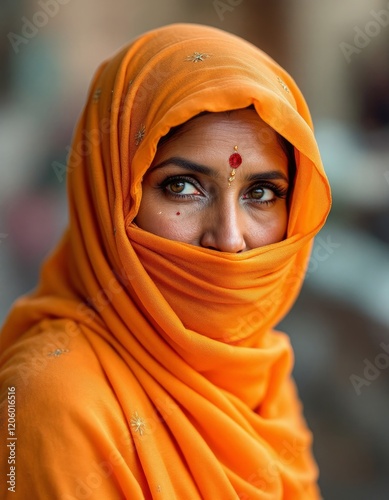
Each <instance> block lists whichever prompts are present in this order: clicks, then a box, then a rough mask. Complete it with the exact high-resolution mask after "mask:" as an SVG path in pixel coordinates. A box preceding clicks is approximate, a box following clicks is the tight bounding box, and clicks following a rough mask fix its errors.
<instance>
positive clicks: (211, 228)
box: [200, 203, 248, 253]
mask: <svg viewBox="0 0 389 500" xmlns="http://www.w3.org/2000/svg"><path fill="white" fill-rule="evenodd" d="M241 210H242V209H241V208H240V207H239V204H234V203H225V204H221V205H219V206H217V207H214V208H213V210H212V211H211V213H208V214H207V216H206V220H205V222H204V230H203V232H202V236H201V239H200V245H201V246H202V247H204V248H210V249H212V250H217V251H219V252H229V253H239V252H244V251H245V250H248V248H247V246H246V242H245V238H244V215H243V214H242V213H241Z"/></svg>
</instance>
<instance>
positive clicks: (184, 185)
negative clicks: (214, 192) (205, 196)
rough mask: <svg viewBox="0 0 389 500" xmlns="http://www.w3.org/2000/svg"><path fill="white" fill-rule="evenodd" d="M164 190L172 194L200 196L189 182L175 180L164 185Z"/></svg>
mask: <svg viewBox="0 0 389 500" xmlns="http://www.w3.org/2000/svg"><path fill="white" fill-rule="evenodd" d="M165 187H166V189H167V190H168V191H170V192H171V193H173V194H182V195H192V194H201V193H200V191H199V190H198V189H197V188H196V187H195V186H194V185H193V184H191V183H190V182H188V181H185V180H176V181H172V182H169V183H168V184H166V185H165Z"/></svg>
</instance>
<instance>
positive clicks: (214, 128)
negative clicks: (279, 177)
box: [156, 109, 285, 159]
mask: <svg viewBox="0 0 389 500" xmlns="http://www.w3.org/2000/svg"><path fill="white" fill-rule="evenodd" d="M234 146H238V148H239V151H240V152H241V153H242V154H243V153H244V154H248V153H252V154H261V153H263V152H271V153H272V154H275V155H277V156H279V157H280V158H282V159H284V158H285V152H284V150H283V148H282V146H281V144H280V140H279V135H278V134H277V132H276V131H275V130H273V129H272V128H271V127H270V126H269V125H268V124H267V123H265V122H264V121H263V120H262V119H261V118H260V117H259V116H258V114H257V113H256V111H255V110H253V109H239V110H234V111H228V112H221V113H204V114H201V115H199V116H196V117H194V118H192V119H191V120H189V121H188V122H186V123H184V124H183V125H181V126H179V127H177V128H176V129H173V130H172V131H171V132H170V133H169V134H168V135H167V137H166V138H165V139H162V141H161V143H160V145H159V146H158V149H157V155H156V156H157V157H158V156H160V155H161V154H163V156H165V154H170V153H171V152H173V151H174V152H175V153H176V152H178V153H179V152H180V151H181V152H189V153H191V154H192V153H193V154H202V155H206V154H212V153H215V151H220V150H223V151H226V152H228V151H231V150H232V149H233V148H234Z"/></svg>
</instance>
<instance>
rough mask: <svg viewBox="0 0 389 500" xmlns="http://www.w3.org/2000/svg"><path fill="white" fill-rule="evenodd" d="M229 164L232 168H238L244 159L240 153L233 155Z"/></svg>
mask: <svg viewBox="0 0 389 500" xmlns="http://www.w3.org/2000/svg"><path fill="white" fill-rule="evenodd" d="M228 163H229V164H230V167H231V168H238V167H240V165H241V164H242V157H241V156H240V154H239V153H232V155H231V156H230V158H229V160H228Z"/></svg>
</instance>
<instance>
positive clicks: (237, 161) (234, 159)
mask: <svg viewBox="0 0 389 500" xmlns="http://www.w3.org/2000/svg"><path fill="white" fill-rule="evenodd" d="M234 150H235V153H232V155H231V156H230V157H229V159H228V163H229V164H230V167H231V169H232V170H231V172H230V176H229V177H228V187H230V186H231V182H232V181H233V180H234V179H235V173H236V172H235V170H236V169H237V168H238V167H240V165H241V164H242V157H241V156H240V154H239V153H238V146H234Z"/></svg>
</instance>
